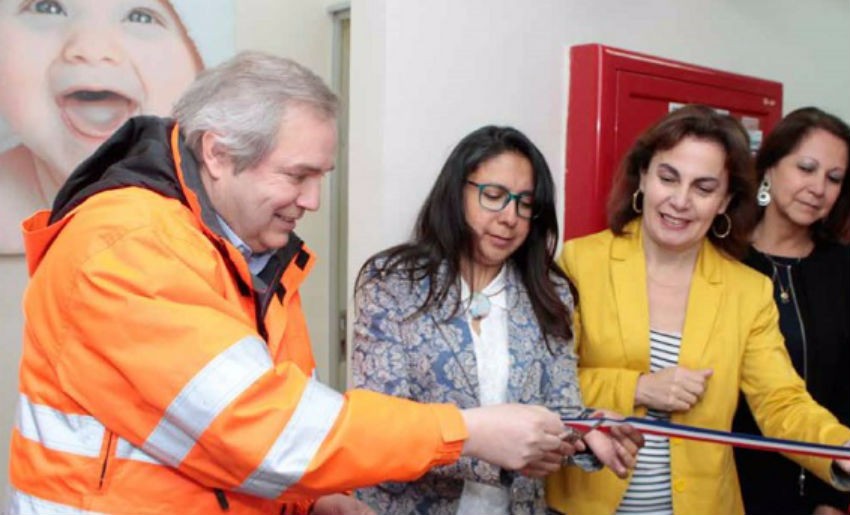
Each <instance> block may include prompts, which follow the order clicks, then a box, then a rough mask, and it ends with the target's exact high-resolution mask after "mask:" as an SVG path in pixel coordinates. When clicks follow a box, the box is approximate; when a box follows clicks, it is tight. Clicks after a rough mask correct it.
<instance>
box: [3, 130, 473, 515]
mask: <svg viewBox="0 0 850 515" xmlns="http://www.w3.org/2000/svg"><path fill="white" fill-rule="evenodd" d="M217 229H218V224H217V222H216V221H215V214H214V212H213V211H212V209H211V206H210V205H209V201H208V199H207V197H206V195H205V194H204V192H203V188H202V187H201V185H200V176H199V172H198V165H197V163H196V161H195V160H194V158H193V157H192V155H191V153H190V152H189V151H187V150H186V149H185V148H184V147H183V143H182V141H181V138H180V135H179V130H178V129H177V127H176V126H175V125H174V124H173V123H172V122H170V121H168V120H163V119H158V118H136V119H133V120H131V121H130V122H128V124H127V125H125V126H124V127H123V128H122V129H121V130H119V132H118V133H117V134H116V135H115V136H114V137H113V138H112V139H110V140H109V141H108V142H107V143H106V144H104V146H102V147H101V148H100V149H99V150H98V152H97V153H96V154H95V155H94V156H92V158H90V159H89V160H87V161H86V162H85V163H84V164H83V165H82V166H81V167H80V168H79V169H78V170H76V171H75V172H74V174H73V175H72V176H71V178H70V179H69V180H68V182H67V183H66V185H65V186H64V187H63V189H62V191H60V193H59V196H58V198H57V201H56V203H55V204H54V206H53V211H52V212H46V211H45V212H40V213H37V214H36V215H34V216H33V217H32V218H30V219H29V220H27V221H26V222H25V223H24V230H25V243H26V250H27V260H28V265H29V271H30V275H31V281H30V284H29V287H28V288H27V291H26V293H25V298H24V311H25V317H26V321H25V327H24V349H23V357H22V361H21V372H20V400H19V409H18V413H17V417H16V423H15V429H14V432H13V435H12V445H11V466H10V468H11V471H10V476H11V482H12V491H11V499H10V506H9V508H8V511H9V512H10V513H12V514H25V515H45V514H74V515H78V514H90V513H109V514H122V515H123V514H138V515H143V514H144V515H149V514H169V515H170V514H193V513H198V514H205V515H208V514H215V513H222V512H225V511H226V512H227V513H228V514H260V513H262V514H278V513H281V510H282V508H283V509H284V513H304V512H306V510H307V509H308V508H309V506H310V505H311V503H312V500H313V499H315V498H316V497H318V496H320V495H323V494H326V493H330V492H338V491H344V490H348V489H353V488H356V487H358V486H364V485H369V484H374V483H379V482H382V481H387V480H400V481H404V480H411V479H414V478H416V477H419V476H420V475H422V474H423V473H424V472H425V471H426V470H428V469H429V468H430V467H432V466H435V465H440V464H444V463H449V462H452V461H454V460H455V459H457V457H458V456H459V455H460V452H461V448H462V445H463V440H464V439H465V438H466V436H467V434H466V428H465V426H464V424H463V421H462V418H461V416H460V412H459V411H458V409H457V408H455V407H454V406H450V405H423V404H417V403H413V402H411V401H407V400H403V399H395V398H392V397H387V396H383V395H380V394H376V393H373V392H367V391H362V390H355V391H351V392H348V393H346V394H345V395H342V394H339V393H337V392H335V391H333V390H331V389H330V388H328V387H326V386H323V385H322V384H321V383H319V382H318V381H317V380H316V379H315V378H314V377H313V375H314V374H313V372H314V371H313V369H314V362H313V357H312V353H311V350H310V343H309V338H308V334H307V327H306V324H305V321H304V316H303V313H302V309H301V300H300V297H299V294H298V287H299V285H300V284H301V282H302V281H303V279H304V278H305V276H306V275H307V273H308V271H309V270H310V267H311V265H312V261H313V258H312V257H311V255H310V253H309V252H308V250H307V249H306V248H305V247H304V246H303V245H302V244H301V242H300V241H299V240H298V239H297V237H295V235H292V237H291V241H290V243H289V244H288V245H287V246H286V247H285V248H284V249H281V250H280V251H278V252H277V253H276V254H275V256H274V257H273V258H272V259H271V261H270V264H269V266H268V267H267V269H266V270H264V271H263V273H261V274H259V277H252V275H251V273H250V272H249V270H248V267H247V264H246V263H245V261H244V259H243V258H242V256H241V255H240V254H239V252H238V251H237V250H236V248H235V247H233V246H232V245H231V244H230V243H229V242H228V241H227V240H226V238H224V237H222V236H221V235H219V233H218V230H217ZM266 285H270V286H266Z"/></svg>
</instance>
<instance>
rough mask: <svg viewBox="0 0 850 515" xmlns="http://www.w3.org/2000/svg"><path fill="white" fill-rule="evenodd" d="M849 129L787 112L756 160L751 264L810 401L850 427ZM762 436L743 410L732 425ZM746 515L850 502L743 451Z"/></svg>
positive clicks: (824, 513)
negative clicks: (768, 294) (765, 284)
mask: <svg viewBox="0 0 850 515" xmlns="http://www.w3.org/2000/svg"><path fill="white" fill-rule="evenodd" d="M848 154H850V127H848V126H847V124H846V123H844V122H843V121H842V120H841V119H840V118H838V117H836V116H834V115H831V114H829V113H826V112H824V111H822V110H820V109H817V108H815V107H804V108H802V109H797V110H795V111H793V112H791V113H789V114H788V115H787V116H785V118H783V119H782V121H781V122H779V124H778V125H777V126H776V127H775V128H774V129H773V131H771V133H770V135H768V137H767V138H765V140H764V143H763V144H762V146H761V148H760V149H759V153H758V156H757V158H756V172H757V179H758V181H759V189H758V196H757V201H758V204H759V212H760V217H759V222H758V225H756V229H755V231H754V232H753V238H752V244H751V246H750V249H749V252H748V254H747V256H746V259H745V260H744V263H746V264H748V265H749V266H751V267H753V268H755V269H756V270H758V271H759V272H761V273H762V274H764V275H766V276H767V277H769V278H770V279H771V281H772V282H773V298H774V302H775V303H776V307H777V308H779V327H780V329H781V330H782V335H783V336H784V337H785V346H786V347H787V348H788V353H789V354H790V356H791V362H792V363H793V364H794V368H795V370H796V371H797V373H798V374H799V375H800V376H801V377H802V378H803V380H804V381H805V382H806V388H807V389H808V391H809V393H811V395H812V397H814V399H815V400H816V401H818V402H819V403H821V404H822V405H823V406H824V407H826V408H827V409H829V410H830V411H832V413H833V414H835V416H836V417H838V419H839V420H841V421H842V422H843V423H844V424H850V379H848V378H847V370H848V368H850V247H848V246H847V245H844V244H842V243H840V241H839V240H840V237H841V233H842V231H844V230H846V229H847V225H848V222H850V181H848V180H847V164H848ZM732 427H733V428H734V429H735V430H736V431H741V432H745V433H757V432H758V426H757V425H756V422H755V420H754V419H753V416H752V413H751V412H750V410H749V409H748V407H747V405H746V404H745V403H743V402H741V403H739V405H738V412H737V414H736V415H735V421H734V424H733V426H732ZM735 461H736V463H737V465H738V475H739V476H740V477H741V493H742V494H743V497H744V508H745V509H746V512H747V514H748V515H767V514H771V515H772V514H774V513H783V514H787V515H810V514H813V513H814V514H815V515H840V514H842V513H847V512H848V506H850V494H847V493H846V492H839V491H837V490H835V489H834V488H832V487H831V486H829V485H827V484H826V483H824V482H823V481H821V480H820V479H818V478H817V477H815V476H813V475H812V474H809V473H807V472H806V470H805V469H803V468H802V467H800V466H799V465H797V464H795V463H793V462H791V461H790V460H787V459H785V458H783V457H782V456H779V455H776V454H769V453H760V452H756V451H751V450H746V449H738V450H736V451H735Z"/></svg>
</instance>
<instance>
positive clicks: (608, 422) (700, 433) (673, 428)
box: [561, 417, 850, 460]
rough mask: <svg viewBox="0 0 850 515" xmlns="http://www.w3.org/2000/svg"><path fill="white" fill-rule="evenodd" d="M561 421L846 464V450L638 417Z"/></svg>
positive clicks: (581, 428) (580, 426)
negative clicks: (623, 426)
mask: <svg viewBox="0 0 850 515" xmlns="http://www.w3.org/2000/svg"><path fill="white" fill-rule="evenodd" d="M561 420H562V422H563V423H564V424H565V425H567V426H569V427H571V428H573V429H576V430H579V431H581V432H587V431H590V430H591V429H599V430H602V431H606V432H607V431H609V430H610V429H611V427H613V426H617V425H621V424H629V425H631V426H633V427H634V428H635V429H637V430H638V431H640V432H641V433H644V434H650V435H659V436H667V437H670V438H682V439H685V440H695V441H698V442H709V443H718V444H722V445H731V446H734V447H745V448H748V449H757V450H761V451H772V452H787V453H792V454H806V455H809V456H818V457H821V458H831V459H834V460H850V447H842V446H838V445H823V444H819V443H805V442H798V441H795V440H783V439H780V438H768V437H766V436H756V435H750V434H746V433H733V432H730V431H718V430H716V429H705V428H701V427H693V426H686V425H682V424H674V423H672V422H662V421H659V420H647V419H644V418H639V417H627V418H624V419H621V420H615V419H610V418H562V419H561Z"/></svg>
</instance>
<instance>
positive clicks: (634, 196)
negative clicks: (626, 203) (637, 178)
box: [632, 188, 643, 214]
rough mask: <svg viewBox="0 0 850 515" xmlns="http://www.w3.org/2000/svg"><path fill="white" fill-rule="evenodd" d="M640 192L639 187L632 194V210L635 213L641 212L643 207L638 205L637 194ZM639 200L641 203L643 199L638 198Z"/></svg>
mask: <svg viewBox="0 0 850 515" xmlns="http://www.w3.org/2000/svg"><path fill="white" fill-rule="evenodd" d="M641 193H642V192H641V191H640V188H638V189H636V190H635V192H634V193H633V194H632V211H634V212H635V213H637V214H641V213H643V207H642V206H638V195H640V194H641ZM640 200H641V203H643V199H640Z"/></svg>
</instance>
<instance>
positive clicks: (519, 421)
mask: <svg viewBox="0 0 850 515" xmlns="http://www.w3.org/2000/svg"><path fill="white" fill-rule="evenodd" d="M461 414H462V415H463V418H464V421H465V422H466V427H467V430H468V431H469V438H468V439H467V441H466V442H465V444H464V446H463V454H464V455H465V456H473V457H476V458H479V459H482V460H484V461H487V462H490V463H492V464H494V465H497V466H499V467H502V468H504V469H507V470H522V469H526V467H530V468H529V469H526V470H527V471H528V472H529V473H533V474H538V473H541V474H542V473H543V472H544V471H552V470H550V469H553V467H554V465H555V463H556V462H557V464H558V467H560V465H561V463H562V461H563V457H564V456H570V455H572V453H574V452H575V446H574V445H572V444H571V443H569V442H565V441H564V437H565V436H566V434H567V431H566V428H565V427H564V424H563V423H562V422H561V418H560V417H559V416H558V415H557V414H556V413H554V412H552V411H549V410H548V409H546V408H544V407H542V406H529V405H524V404H498V405H494V406H483V407H480V408H471V409H466V410H462V411H461ZM557 457H560V458H559V459H558V458H557ZM553 470H557V467H554V469H553Z"/></svg>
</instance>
